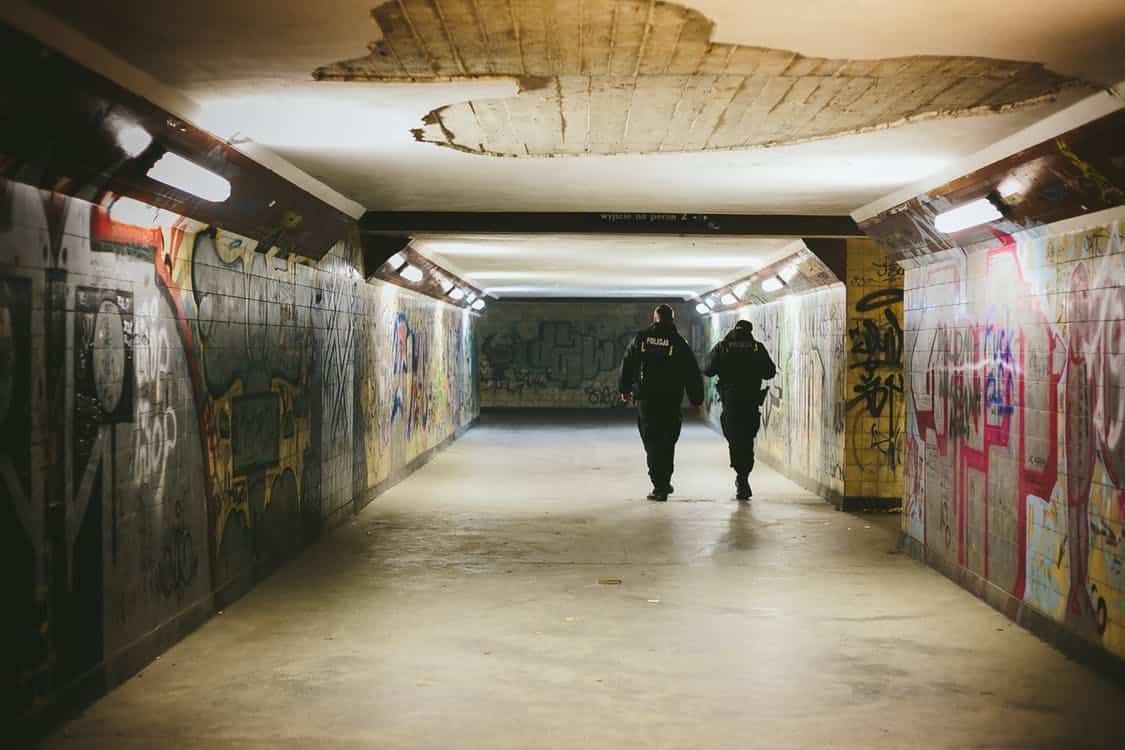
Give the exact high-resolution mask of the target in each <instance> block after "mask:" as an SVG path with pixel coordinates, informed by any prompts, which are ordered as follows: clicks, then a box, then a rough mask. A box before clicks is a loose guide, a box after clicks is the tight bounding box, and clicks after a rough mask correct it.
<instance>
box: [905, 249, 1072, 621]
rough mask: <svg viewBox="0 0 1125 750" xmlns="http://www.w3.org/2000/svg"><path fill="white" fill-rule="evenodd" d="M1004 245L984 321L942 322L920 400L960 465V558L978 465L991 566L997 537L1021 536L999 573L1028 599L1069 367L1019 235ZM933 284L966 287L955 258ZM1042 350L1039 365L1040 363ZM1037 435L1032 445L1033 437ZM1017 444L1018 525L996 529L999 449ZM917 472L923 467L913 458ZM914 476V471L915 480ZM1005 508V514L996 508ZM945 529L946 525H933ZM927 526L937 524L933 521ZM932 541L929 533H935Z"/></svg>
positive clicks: (923, 428) (921, 420)
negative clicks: (1037, 505)
mask: <svg viewBox="0 0 1125 750" xmlns="http://www.w3.org/2000/svg"><path fill="white" fill-rule="evenodd" d="M998 239H999V240H1000V243H1001V244H1000V245H999V246H998V247H995V248H993V249H991V250H989V251H987V253H986V256H985V279H986V281H987V283H988V285H989V289H988V292H990V293H989V294H987V299H989V300H990V301H992V304H991V305H990V307H989V308H988V311H987V313H986V315H985V319H984V320H977V321H967V320H966V321H958V322H954V323H944V322H943V323H942V324H940V325H938V326H937V329H936V331H935V332H934V334H933V336H932V339H931V340H930V344H929V351H928V352H917V353H916V354H915V357H916V358H917V357H919V356H923V357H925V358H926V362H925V369H924V372H925V376H924V378H923V379H922V380H921V382H919V381H918V380H915V382H914V388H912V389H911V399H912V403H913V406H914V412H915V416H916V419H917V424H918V430H919V433H920V435H921V436H922V437H923V439H926V438H927V436H930V435H932V439H933V441H934V442H935V443H936V446H937V450H938V454H939V455H941V456H942V457H947V458H951V459H952V462H953V467H954V478H953V479H954V483H953V498H952V500H953V515H954V516H955V518H956V523H957V527H956V533H955V534H954V535H952V536H951V538H950V543H951V544H952V543H955V544H956V553H957V560H958V563H959V564H960V565H962V566H965V565H966V564H967V556H968V550H969V547H970V546H971V542H972V541H973V540H970V539H969V538H968V536H969V533H970V532H969V529H968V518H969V510H970V509H969V495H970V492H969V484H970V474H971V473H974V472H975V473H976V474H977V475H979V477H980V480H981V483H980V487H981V490H980V495H981V500H982V502H983V504H984V505H983V508H982V509H981V512H980V517H981V518H982V520H983V528H982V529H981V530H980V531H979V537H978V538H977V539H976V540H975V541H976V543H977V544H978V545H979V547H980V549H981V550H982V557H981V565H982V570H981V573H982V575H983V576H984V577H985V578H986V579H989V580H993V579H994V578H995V577H996V576H998V575H999V573H995V572H994V571H990V569H989V560H990V558H989V543H990V540H991V539H993V538H996V537H999V538H1003V539H1012V540H1014V541H1015V545H1016V550H1015V555H1014V557H1015V570H1014V572H1013V573H1012V577H1011V579H1010V580H1004V581H998V583H1000V584H1002V585H1003V586H1004V588H1006V589H1007V590H1008V591H1010V592H1011V593H1012V594H1013V595H1014V596H1016V597H1018V598H1021V599H1022V598H1023V596H1024V592H1025V589H1026V586H1027V532H1026V528H1027V519H1028V505H1027V504H1028V502H1029V498H1030V497H1031V496H1038V497H1042V498H1049V497H1050V495H1051V491H1052V489H1053V487H1054V485H1055V482H1056V480H1057V478H1058V458H1057V455H1058V438H1057V434H1058V432H1057V430H1058V386H1059V383H1060V382H1061V375H1062V374H1061V372H1057V371H1056V370H1055V368H1054V366H1053V363H1054V362H1055V350H1056V347H1057V346H1058V345H1059V344H1058V341H1057V337H1056V336H1055V334H1054V333H1053V331H1052V330H1051V326H1050V321H1049V320H1048V319H1047V316H1046V315H1045V314H1044V312H1043V310H1042V309H1041V308H1040V307H1039V305H1038V304H1036V303H1035V297H1034V295H1033V294H1032V292H1031V288H1030V286H1029V285H1028V284H1027V282H1026V280H1025V278H1024V275H1023V272H1022V270H1021V268H1020V263H1019V259H1018V257H1017V255H1016V245H1015V242H1014V240H1012V238H1011V237H1008V236H1006V235H1004V236H1000V237H999V238H998ZM928 276H929V278H928V280H927V286H930V287H933V286H935V285H944V286H946V288H947V289H950V290H958V293H959V290H960V285H961V278H960V272H959V270H958V268H957V266H955V265H947V266H943V267H939V268H935V269H933V270H931V271H929V274H928ZM1033 355H1034V357H1035V359H1034V362H1035V371H1031V369H1032V368H1031V365H1032V359H1033ZM1032 389H1035V390H1036V391H1037V393H1036V394H1035V395H1036V396H1037V398H1036V399H1035V403H1036V404H1042V406H1041V407H1037V408H1039V409H1040V410H1041V411H1042V412H1044V414H1043V416H1042V420H1043V421H1045V422H1046V424H1039V423H1038V422H1037V423H1035V424H1034V425H1029V414H1027V413H1025V412H1024V410H1023V407H1024V406H1025V405H1026V404H1028V400H1029V396H1031V395H1032V394H1031V391H1032ZM1043 436H1045V437H1046V441H1047V444H1046V445H1041V444H1037V445H1036V446H1035V449H1034V450H1032V449H1031V447H1030V446H1031V445H1032V443H1033V442H1034V441H1036V440H1039V442H1040V443H1041V442H1042V437H1043ZM1013 447H1014V448H1015V449H1016V453H1015V458H1016V459H1017V466H1018V480H1017V485H1018V488H1017V489H1018V499H1017V507H1016V513H1015V514H1014V516H1013V517H1012V519H1011V528H1009V529H1003V530H1002V529H990V528H989V525H990V523H992V518H993V514H992V513H990V507H989V505H990V494H991V493H993V492H994V491H995V490H994V485H993V481H992V477H991V474H992V462H993V459H994V456H995V455H996V452H997V451H1000V452H1007V453H1009V454H1010V453H1011V450H1012V448H1013ZM907 470H908V474H910V473H912V472H917V471H918V470H919V468H918V465H917V464H913V465H912V464H911V463H910V462H908V464H907ZM911 479H912V477H908V478H907V481H908V486H910V485H909V483H910V481H911ZM997 515H998V516H999V517H1003V516H1002V515H1001V514H997ZM933 531H934V533H937V531H938V530H933ZM925 533H926V534H927V535H928V534H930V533H931V530H929V529H925ZM927 543H928V540H927Z"/></svg>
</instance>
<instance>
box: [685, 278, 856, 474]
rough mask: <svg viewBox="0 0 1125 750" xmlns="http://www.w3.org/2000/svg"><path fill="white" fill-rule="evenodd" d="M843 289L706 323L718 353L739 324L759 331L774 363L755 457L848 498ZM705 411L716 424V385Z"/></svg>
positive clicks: (838, 287) (711, 383)
mask: <svg viewBox="0 0 1125 750" xmlns="http://www.w3.org/2000/svg"><path fill="white" fill-rule="evenodd" d="M845 303H846V300H845V293H844V287H843V285H842V284H836V285H833V286H830V287H827V288H825V289H823V290H821V291H817V292H811V293H809V294H803V295H800V296H794V297H787V298H784V299H782V300H779V301H777V302H772V303H770V304H767V305H753V306H750V307H744V308H741V309H738V310H733V311H730V312H724V313H719V314H715V315H712V316H710V317H709V318H708V329H707V330H708V337H707V338H708V345H709V347H710V346H714V344H715V343H717V342H718V341H720V340H721V339H722V337H723V336H725V335H726V333H727V332H728V331H729V330H730V329H731V328H733V327H734V324H735V323H736V322H737V321H738V320H749V321H750V322H752V323H753V324H754V336H755V337H756V338H757V339H758V340H759V341H761V342H762V343H763V344H764V345H765V347H766V349H767V350H768V351H769V353H770V356H772V357H773V360H774V362H775V363H776V364H777V377H776V378H774V379H773V380H771V381H769V382H768V384H767V385H768V386H769V394H768V395H767V397H766V400H765V403H764V404H763V405H762V429H761V432H760V433H759V434H758V439H757V442H756V453H757V455H758V456H759V457H761V458H763V459H765V460H767V461H769V462H770V463H771V464H772V465H773V466H775V467H776V468H778V469H779V470H780V471H782V472H783V473H785V474H786V475H788V476H790V477H792V478H794V479H796V480H798V481H800V482H801V483H803V484H805V485H808V486H812V487H815V488H816V489H817V491H819V492H821V493H824V494H830V495H835V496H840V495H843V494H844V466H845V461H846V459H845V454H844V398H845V397H844V370H845V354H844V326H845V320H846V317H847V314H846V307H845ZM707 411H708V415H709V417H710V419H711V420H712V421H713V422H714V423H715V425H716V427H717V425H718V420H719V414H720V412H721V404H720V403H719V402H718V396H717V393H716V389H715V380H714V379H713V378H712V379H709V380H708V386H707Z"/></svg>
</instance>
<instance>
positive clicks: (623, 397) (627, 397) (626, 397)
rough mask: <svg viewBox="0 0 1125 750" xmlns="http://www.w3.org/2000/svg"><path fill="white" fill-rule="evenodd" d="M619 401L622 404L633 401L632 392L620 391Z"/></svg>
mask: <svg viewBox="0 0 1125 750" xmlns="http://www.w3.org/2000/svg"><path fill="white" fill-rule="evenodd" d="M621 403H623V404H631V403H633V394H632V393H622V394H621Z"/></svg>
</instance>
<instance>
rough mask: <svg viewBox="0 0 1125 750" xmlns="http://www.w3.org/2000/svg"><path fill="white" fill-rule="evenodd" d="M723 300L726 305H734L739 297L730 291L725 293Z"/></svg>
mask: <svg viewBox="0 0 1125 750" xmlns="http://www.w3.org/2000/svg"><path fill="white" fill-rule="evenodd" d="M722 302H723V304H724V305H734V304H737V303H738V298H737V297H735V296H734V295H733V294H731V293H730V292H727V293H726V294H724V295H723V298H722Z"/></svg>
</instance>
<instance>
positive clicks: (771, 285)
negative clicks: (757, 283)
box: [762, 276, 785, 292]
mask: <svg viewBox="0 0 1125 750" xmlns="http://www.w3.org/2000/svg"><path fill="white" fill-rule="evenodd" d="M783 286H785V284H784V283H783V282H782V280H781V279H779V278H778V277H776V276H771V277H770V278H768V279H766V280H765V281H763V282H762V291H763V292H776V291H777V290H778V289H780V288H781V287H783Z"/></svg>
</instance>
